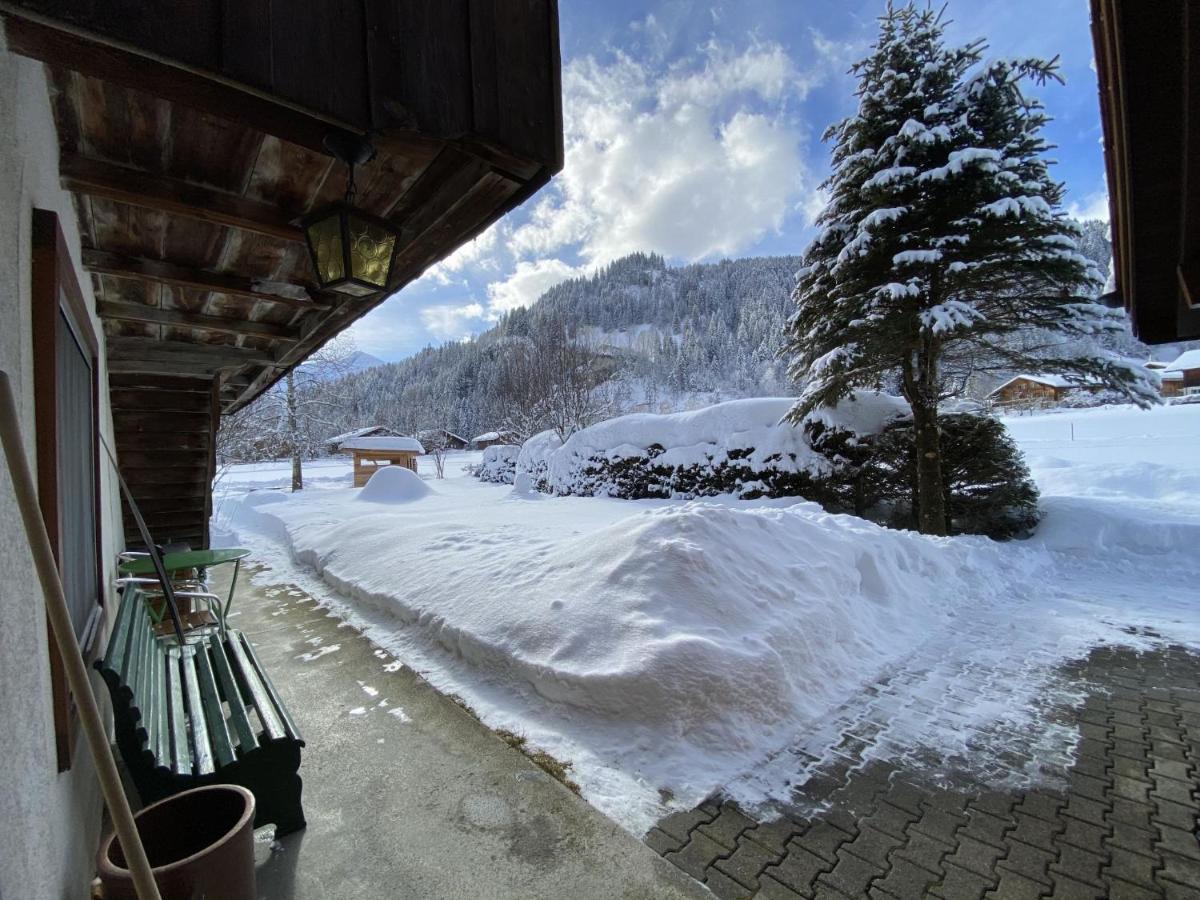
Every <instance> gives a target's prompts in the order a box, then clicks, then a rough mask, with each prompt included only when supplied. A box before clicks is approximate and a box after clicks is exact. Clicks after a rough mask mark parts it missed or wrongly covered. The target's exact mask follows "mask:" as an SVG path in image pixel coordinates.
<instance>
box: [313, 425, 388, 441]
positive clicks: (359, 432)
mask: <svg viewBox="0 0 1200 900" xmlns="http://www.w3.org/2000/svg"><path fill="white" fill-rule="evenodd" d="M373 431H388V432H390V431H391V429H389V428H388V427H387V426H386V425H368V426H366V427H365V428H355V429H354V430H353V431H347V432H346V433H345V434H339V435H336V436H335V437H331V438H328V439H327V440H326V443H327V444H340V443H341V442H342V441H348V440H350V439H351V438H356V437H365V436H366V435H368V434H370V433H371V432H373Z"/></svg>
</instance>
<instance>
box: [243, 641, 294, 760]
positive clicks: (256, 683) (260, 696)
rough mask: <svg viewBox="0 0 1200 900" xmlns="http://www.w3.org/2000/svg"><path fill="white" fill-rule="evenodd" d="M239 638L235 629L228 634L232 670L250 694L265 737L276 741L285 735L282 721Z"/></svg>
mask: <svg viewBox="0 0 1200 900" xmlns="http://www.w3.org/2000/svg"><path fill="white" fill-rule="evenodd" d="M241 639H242V635H241V634H240V633H239V632H236V631H235V632H232V633H231V634H230V635H229V655H230V657H231V658H232V659H231V661H232V663H233V667H234V671H235V672H236V673H237V677H238V682H239V683H240V684H242V685H244V686H245V688H246V691H247V692H248V693H249V694H250V699H251V702H253V703H254V708H255V709H256V710H257V711H258V720H259V721H260V722H262V726H263V731H265V732H266V734H267V739H268V740H272V741H277V740H279V739H280V738H282V737H285V736H286V732H285V731H284V728H283V723H282V722H281V721H279V716H278V715H276V713H275V707H274V705H273V704H272V703H271V699H270V695H268V694H267V690H266V688H264V687H263V683H262V680H261V679H260V678H259V677H258V672H257V670H255V668H254V667H253V666H252V665H250V662H249V660H247V659H246V651H245V648H244V647H243V646H242V640H241Z"/></svg>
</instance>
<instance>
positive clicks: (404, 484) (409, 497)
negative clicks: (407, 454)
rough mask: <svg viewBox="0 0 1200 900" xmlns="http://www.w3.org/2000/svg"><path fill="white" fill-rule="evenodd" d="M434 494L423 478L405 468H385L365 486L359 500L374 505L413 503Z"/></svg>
mask: <svg viewBox="0 0 1200 900" xmlns="http://www.w3.org/2000/svg"><path fill="white" fill-rule="evenodd" d="M432 493H433V489H432V488H430V487H429V485H427V484H426V483H425V482H424V481H422V480H421V476H420V475H418V474H417V473H416V472H414V471H413V470H412V469H409V468H407V467H405V466H384V467H383V468H382V469H380V470H379V471H378V472H376V473H375V474H374V475H372V476H371V480H370V481H368V482H367V483H366V484H365V485H363V489H362V491H361V492H359V495H358V497H357V499H359V500H368V501H370V502H372V503H412V502H413V501H414V500H420V499H421V498H422V497H427V496H429V495H430V494H432Z"/></svg>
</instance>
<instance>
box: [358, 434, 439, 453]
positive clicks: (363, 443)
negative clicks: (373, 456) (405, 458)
mask: <svg viewBox="0 0 1200 900" xmlns="http://www.w3.org/2000/svg"><path fill="white" fill-rule="evenodd" d="M342 449H343V450H390V451H397V452H408V453H424V452H425V448H424V447H422V446H421V442H420V441H418V440H417V439H416V438H410V437H359V438H350V439H349V440H346V441H342Z"/></svg>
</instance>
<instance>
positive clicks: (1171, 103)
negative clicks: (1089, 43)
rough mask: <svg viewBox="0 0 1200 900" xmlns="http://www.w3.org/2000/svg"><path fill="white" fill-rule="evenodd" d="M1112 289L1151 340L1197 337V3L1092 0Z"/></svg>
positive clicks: (1140, 331) (1138, 328)
mask: <svg viewBox="0 0 1200 900" xmlns="http://www.w3.org/2000/svg"><path fill="white" fill-rule="evenodd" d="M1092 30H1093V38H1094V41H1095V47H1096V71H1097V74H1098V77H1099V83H1100V108H1101V113H1102V115H1101V119H1102V122H1103V126H1104V149H1105V154H1104V155H1105V163H1106V166H1107V170H1108V190H1109V203H1110V205H1111V209H1112V225H1113V227H1112V232H1113V235H1112V237H1113V257H1114V265H1115V270H1116V280H1117V291H1116V294H1117V297H1118V298H1119V299H1120V300H1121V301H1122V302H1123V303H1124V305H1125V307H1126V308H1127V309H1128V310H1129V313H1130V317H1131V319H1132V321H1133V329H1134V333H1135V334H1137V336H1138V337H1140V338H1141V339H1142V340H1143V341H1145V342H1147V343H1150V344H1155V343H1163V342H1168V341H1178V340H1184V339H1189V338H1197V337H1200V5H1198V4H1197V3H1195V2H1194V0H1191V2H1189V0H1154V2H1153V3H1146V2H1140V0H1092Z"/></svg>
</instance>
